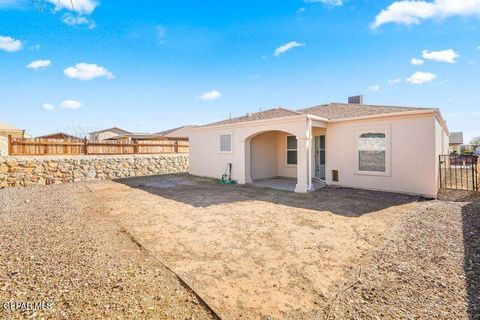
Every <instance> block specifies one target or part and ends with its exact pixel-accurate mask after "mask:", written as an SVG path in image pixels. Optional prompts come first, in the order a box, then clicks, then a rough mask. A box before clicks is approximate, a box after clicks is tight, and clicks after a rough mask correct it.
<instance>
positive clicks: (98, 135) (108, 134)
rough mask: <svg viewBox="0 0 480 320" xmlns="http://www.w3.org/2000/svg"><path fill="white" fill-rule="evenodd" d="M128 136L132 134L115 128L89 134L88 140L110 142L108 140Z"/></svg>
mask: <svg viewBox="0 0 480 320" xmlns="http://www.w3.org/2000/svg"><path fill="white" fill-rule="evenodd" d="M126 134H130V132H128V131H126V130H123V129H120V128H118V127H113V128H108V129H104V130H100V131H94V132H90V133H89V134H88V139H89V140H96V141H102V140H108V139H111V138H114V137H117V136H120V135H126Z"/></svg>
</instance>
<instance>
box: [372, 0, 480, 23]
mask: <svg viewBox="0 0 480 320" xmlns="http://www.w3.org/2000/svg"><path fill="white" fill-rule="evenodd" d="M453 16H462V17H467V16H476V17H480V0H433V1H424V0H414V1H411V0H401V1H395V2H393V3H392V4H391V5H390V6H388V7H387V8H386V9H384V10H382V11H381V12H380V13H379V14H378V15H377V16H376V17H375V21H374V22H372V24H371V27H372V28H373V29H376V28H378V27H380V26H381V25H383V24H387V23H396V24H404V25H414V24H419V23H421V22H422V21H423V20H427V19H435V18H438V19H444V18H448V17H453Z"/></svg>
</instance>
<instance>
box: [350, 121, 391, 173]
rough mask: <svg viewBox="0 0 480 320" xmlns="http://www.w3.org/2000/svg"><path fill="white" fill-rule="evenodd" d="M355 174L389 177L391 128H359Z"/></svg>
mask: <svg viewBox="0 0 480 320" xmlns="http://www.w3.org/2000/svg"><path fill="white" fill-rule="evenodd" d="M355 133H356V134H355V135H356V153H355V154H356V161H355V166H356V168H355V173H357V174H368V175H381V176H382V175H383V176H389V175H390V173H391V165H390V163H391V152H390V150H391V147H390V145H391V137H390V127H389V126H378V127H366V128H357V130H356V131H355Z"/></svg>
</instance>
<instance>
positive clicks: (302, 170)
mask: <svg viewBox="0 0 480 320" xmlns="http://www.w3.org/2000/svg"><path fill="white" fill-rule="evenodd" d="M309 148H310V137H299V136H297V186H296V187H295V192H298V193H307V192H308V188H309V185H310V184H309V182H308V172H309V170H308V166H309V163H310V161H308V149H309Z"/></svg>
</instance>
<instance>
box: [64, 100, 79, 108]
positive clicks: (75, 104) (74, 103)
mask: <svg viewBox="0 0 480 320" xmlns="http://www.w3.org/2000/svg"><path fill="white" fill-rule="evenodd" d="M81 106H83V104H82V103H81V102H78V101H75V100H65V101H63V102H62V103H60V108H63V109H78V108H80V107H81Z"/></svg>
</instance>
